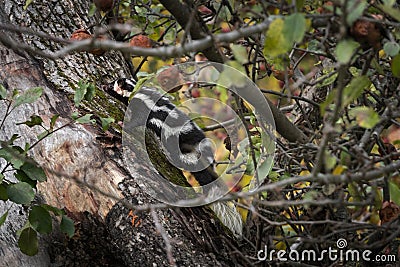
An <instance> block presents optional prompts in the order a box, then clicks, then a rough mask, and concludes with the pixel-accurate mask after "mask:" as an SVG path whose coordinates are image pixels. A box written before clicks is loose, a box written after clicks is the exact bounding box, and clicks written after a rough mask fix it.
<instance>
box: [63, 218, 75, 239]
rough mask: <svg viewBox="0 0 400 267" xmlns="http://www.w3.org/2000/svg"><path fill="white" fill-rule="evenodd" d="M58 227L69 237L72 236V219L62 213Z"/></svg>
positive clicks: (73, 227) (73, 228) (73, 231)
mask: <svg viewBox="0 0 400 267" xmlns="http://www.w3.org/2000/svg"><path fill="white" fill-rule="evenodd" d="M60 229H61V231H62V232H63V233H66V234H67V235H68V236H69V237H70V238H71V237H73V236H74V233H75V226H74V221H73V220H71V219H70V218H68V217H67V216H66V215H63V216H62V219H61V224H60Z"/></svg>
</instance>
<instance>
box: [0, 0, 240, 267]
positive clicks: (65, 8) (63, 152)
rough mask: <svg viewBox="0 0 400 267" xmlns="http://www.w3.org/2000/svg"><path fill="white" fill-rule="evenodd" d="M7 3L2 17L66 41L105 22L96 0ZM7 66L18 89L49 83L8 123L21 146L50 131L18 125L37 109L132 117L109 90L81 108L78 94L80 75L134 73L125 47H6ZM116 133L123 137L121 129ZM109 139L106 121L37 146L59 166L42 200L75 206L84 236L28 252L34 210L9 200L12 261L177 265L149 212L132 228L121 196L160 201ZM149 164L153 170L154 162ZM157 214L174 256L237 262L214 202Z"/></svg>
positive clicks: (7, 255) (0, 59)
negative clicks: (23, 238)
mask: <svg viewBox="0 0 400 267" xmlns="http://www.w3.org/2000/svg"><path fill="white" fill-rule="evenodd" d="M0 3H1V4H0V21H1V22H2V23H10V24H14V25H20V26H26V27H29V28H31V29H32V30H35V31H40V32H45V33H48V34H50V35H53V36H57V37H63V38H68V37H69V36H70V34H71V33H72V32H73V31H74V30H76V29H79V28H87V27H88V26H90V25H94V24H95V22H96V20H97V19H98V17H96V16H94V17H91V18H89V17H88V16H87V11H88V8H89V3H88V2H86V1H82V2H76V1H72V0H66V1H57V0H54V1H50V0H48V1H44V2H36V1H34V2H33V3H32V4H31V5H30V6H29V7H28V8H27V9H26V10H23V6H24V5H25V1H24V0H13V1H0ZM0 34H7V35H9V36H10V38H12V40H15V41H16V42H22V43H26V44H28V45H29V46H31V47H33V48H37V49H41V50H50V51H52V50H55V49H56V48H59V47H60V44H57V43H55V42H53V41H50V40H46V39H42V38H39V37H36V36H31V35H26V34H10V33H9V32H7V33H5V32H1V33H0ZM0 64H1V65H0V66H1V67H0V79H1V80H0V82H1V83H2V84H4V85H5V86H6V87H7V89H8V90H12V89H14V88H18V89H19V90H26V89H28V88H32V87H37V86H40V87H43V89H44V96H43V97H41V99H40V100H39V101H37V102H35V103H34V104H32V105H24V106H21V107H20V108H19V109H18V110H16V111H15V112H13V113H12V115H11V116H10V117H9V119H8V120H7V122H6V124H5V126H4V127H3V128H2V129H1V132H0V139H2V140H3V139H6V138H7V137H10V136H11V135H12V134H14V133H18V134H20V135H21V136H22V138H21V139H20V140H19V144H21V145H23V144H24V143H25V142H29V143H33V142H35V141H36V140H37V137H36V136H37V134H39V133H40V132H41V131H42V130H41V129H40V128H38V127H33V128H28V127H26V126H24V125H20V126H18V127H17V128H16V127H15V122H20V121H21V122H22V121H25V120H26V119H28V118H29V117H30V115H32V114H37V115H40V116H42V118H43V120H44V121H45V123H49V119H50V118H51V117H52V116H53V115H54V114H60V119H59V120H58V123H57V126H58V127H59V126H61V125H64V124H66V123H68V122H70V119H69V118H70V115H71V112H73V111H79V112H80V113H81V114H82V113H85V112H87V113H94V114H95V115H99V116H107V115H110V116H113V117H114V118H116V119H119V120H122V118H123V106H122V105H121V104H120V103H118V102H115V101H113V100H112V99H110V98H109V97H108V96H107V95H106V94H105V93H104V92H102V91H101V90H100V89H98V90H97V96H96V97H95V100H94V101H93V102H92V103H91V104H89V103H86V104H84V105H83V107H81V108H80V109H79V110H77V109H76V108H75V107H74V106H73V104H72V100H71V99H72V93H73V91H74V88H76V86H77V83H78V81H79V80H82V79H83V80H88V81H91V82H95V83H96V85H97V86H98V88H101V85H102V84H105V83H108V82H110V81H111V80H113V79H115V78H117V77H127V76H128V69H127V67H126V64H125V61H124V58H123V56H122V55H121V54H120V53H117V52H107V53H106V54H104V55H103V56H93V55H92V54H89V53H79V54H74V55H70V56H67V57H65V58H63V59H59V60H56V61H50V60H46V59H42V58H38V57H35V56H33V55H29V54H27V53H25V52H24V51H15V50H13V49H12V47H5V46H3V45H0ZM0 112H4V107H1V108H0ZM1 115H2V114H1V113H0V116H1ZM111 132H112V133H114V134H117V133H118V130H116V129H113V130H111ZM104 140H107V141H110V140H111V141H113V140H114V139H110V138H108V137H107V136H106V135H105V134H104V133H102V132H101V131H100V130H99V127H98V126H83V125H77V124H71V125H69V126H67V127H64V128H63V129H61V130H59V131H58V132H56V133H54V134H53V135H51V136H50V137H48V138H46V139H45V140H44V141H42V142H41V143H39V145H37V146H36V147H35V149H34V150H33V151H32V156H33V157H34V158H35V160H36V161H37V162H39V163H40V164H41V165H42V166H43V167H44V168H45V169H48V170H49V171H47V174H48V181H47V182H45V183H43V184H41V185H40V186H39V187H38V195H40V196H41V197H40V201H45V202H46V203H48V204H51V205H55V206H57V207H60V208H65V209H66V210H67V211H68V214H69V215H70V216H71V217H72V218H74V219H75V221H76V227H77V234H76V235H75V236H74V238H72V239H66V238H65V237H64V236H63V235H60V234H57V233H55V234H54V235H51V236H48V237H42V238H41V244H42V245H41V247H40V253H39V255H37V256H35V257H28V256H25V255H23V254H22V253H21V252H19V249H18V248H17V245H16V235H15V232H16V230H17V229H19V228H20V227H21V226H22V225H23V224H24V223H25V221H26V215H25V211H24V209H23V208H22V207H20V206H18V205H11V203H8V202H7V203H3V202H0V214H3V212H4V211H5V210H7V209H8V208H10V207H11V210H10V215H9V217H8V219H7V221H6V223H5V225H3V226H2V227H1V228H0V257H1V259H2V260H1V262H2V264H3V263H4V264H5V266H48V265H50V263H52V264H55V265H56V266H151V265H152V264H157V266H164V265H167V264H169V263H171V262H170V260H168V258H167V256H166V251H165V244H164V241H163V239H162V238H161V237H160V235H159V233H158V232H157V229H156V227H155V226H154V220H153V218H152V216H151V215H150V214H149V212H143V213H140V214H138V216H139V217H138V219H140V223H139V224H138V225H136V223H135V222H134V223H133V225H132V221H131V220H132V217H130V216H129V215H128V214H129V209H128V208H127V207H124V206H123V205H122V204H116V200H115V199H117V198H120V197H122V195H124V196H125V197H126V199H127V200H128V201H130V202H131V203H133V204H143V203H150V202H151V201H152V200H151V199H150V198H149V197H148V196H147V195H145V194H144V193H143V192H141V190H140V188H139V187H138V186H137V185H136V183H135V182H134V178H133V177H131V176H130V175H129V174H127V172H126V171H125V169H124V168H123V163H122V159H121V155H120V153H119V150H118V149H117V146H116V145H115V144H112V145H110V143H109V142H103V141H104ZM143 166H144V168H146V165H145V163H143ZM143 166H142V167H143ZM61 174H63V175H61ZM139 175H140V174H139ZM68 177H69V178H68ZM71 177H73V178H74V179H71ZM124 179H125V180H124ZM74 180H77V181H78V183H77V181H74ZM123 180H124V181H123ZM83 184H88V185H90V186H93V187H97V188H100V189H101V190H102V191H103V192H104V193H106V194H107V195H112V196H114V197H115V198H110V197H106V196H105V195H104V194H100V193H99V192H97V191H96V190H92V189H91V188H90V187H87V186H85V185H83ZM121 191H122V193H123V194H121ZM115 204H116V205H115ZM110 209H111V212H109V211H110ZM156 214H157V216H158V218H159V221H160V222H161V225H162V226H163V227H164V228H165V231H166V233H167V236H168V237H170V238H171V242H172V256H173V258H174V259H175V261H176V262H177V264H178V265H179V266H194V265H195V264H196V265H199V266H218V265H233V264H234V263H233V262H231V260H230V258H232V257H231V255H229V252H228V251H229V249H230V248H229V247H228V246H229V244H232V243H233V241H232V240H230V239H229V237H228V236H227V235H226V234H225V231H224V229H223V228H222V226H221V224H220V223H219V222H218V221H217V220H215V219H214V217H213V215H212V213H211V212H210V211H209V210H208V209H207V208H196V209H181V210H162V211H157V212H156ZM106 217H107V219H106ZM210 218H211V219H210ZM153 266H154V265H153Z"/></svg>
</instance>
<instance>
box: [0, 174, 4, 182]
mask: <svg viewBox="0 0 400 267" xmlns="http://www.w3.org/2000/svg"><path fill="white" fill-rule="evenodd" d="M3 179H4V174H2V173H0V184H1V183H2V182H3Z"/></svg>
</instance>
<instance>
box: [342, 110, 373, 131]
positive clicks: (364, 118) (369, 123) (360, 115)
mask: <svg viewBox="0 0 400 267" xmlns="http://www.w3.org/2000/svg"><path fill="white" fill-rule="evenodd" d="M349 114H350V116H354V117H355V118H356V120H357V123H358V125H359V126H360V127H363V128H366V129H372V128H374V127H375V125H376V124H377V123H378V122H379V114H378V113H376V111H375V110H373V109H372V108H371V107H355V108H353V109H351V110H350V111H349Z"/></svg>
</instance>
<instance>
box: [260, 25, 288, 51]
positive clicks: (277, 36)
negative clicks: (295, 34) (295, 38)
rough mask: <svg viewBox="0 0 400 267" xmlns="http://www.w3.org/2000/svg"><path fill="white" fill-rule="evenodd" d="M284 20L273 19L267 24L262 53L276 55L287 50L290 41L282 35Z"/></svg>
mask: <svg viewBox="0 0 400 267" xmlns="http://www.w3.org/2000/svg"><path fill="white" fill-rule="evenodd" d="M284 25H285V22H284V21H283V19H280V18H278V19H275V20H274V21H272V22H271V24H270V25H269V28H268V30H267V34H266V37H265V43H264V55H266V56H267V57H277V56H279V55H282V54H284V53H286V52H288V51H289V50H290V49H291V47H292V43H290V42H288V41H287V40H286V38H285V37H284V36H283V34H282V33H283V28H284Z"/></svg>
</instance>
